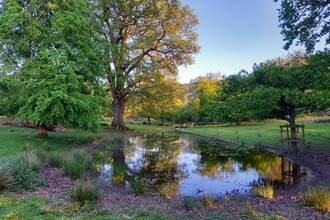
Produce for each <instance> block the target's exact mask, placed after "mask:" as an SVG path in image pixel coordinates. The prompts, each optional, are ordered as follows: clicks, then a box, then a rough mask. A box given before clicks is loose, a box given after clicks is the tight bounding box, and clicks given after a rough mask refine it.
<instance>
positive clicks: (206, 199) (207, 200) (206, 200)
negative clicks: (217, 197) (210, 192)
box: [202, 196, 215, 208]
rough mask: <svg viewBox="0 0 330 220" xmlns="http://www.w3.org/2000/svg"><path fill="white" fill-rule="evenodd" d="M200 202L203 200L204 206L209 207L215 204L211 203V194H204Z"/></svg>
mask: <svg viewBox="0 0 330 220" xmlns="http://www.w3.org/2000/svg"><path fill="white" fill-rule="evenodd" d="M202 202H203V204H204V206H206V207H210V208H213V207H215V205H214V203H213V197H211V196H204V197H203V200H202Z"/></svg>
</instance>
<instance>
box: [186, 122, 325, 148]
mask: <svg viewBox="0 0 330 220" xmlns="http://www.w3.org/2000/svg"><path fill="white" fill-rule="evenodd" d="M301 122H302V121H298V124H301ZM286 124H288V123H287V122H286V121H280V120H276V121H273V122H264V123H261V122H260V123H257V124H251V125H240V126H227V125H209V126H197V127H189V128H185V129H184V132H188V133H193V134H199V135H202V136H208V137H214V138H219V139H222V140H226V141H229V142H235V143H238V144H241V143H244V144H249V145H265V146H269V147H272V148H275V149H280V147H281V142H280V138H281V134H280V127H279V126H280V125H286ZM304 124H305V139H306V142H305V144H306V147H309V148H311V149H312V150H317V151H319V150H329V149H330V123H311V122H308V123H304ZM285 135H286V134H285ZM299 135H301V138H302V133H301V131H300V130H299Z"/></svg>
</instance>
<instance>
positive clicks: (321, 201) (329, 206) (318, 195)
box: [301, 187, 330, 212]
mask: <svg viewBox="0 0 330 220" xmlns="http://www.w3.org/2000/svg"><path fill="white" fill-rule="evenodd" d="M301 202H302V204H304V205H306V206H309V207H313V208H315V209H317V210H319V211H322V212H330V191H329V189H328V188H324V187H315V188H308V190H307V191H306V192H304V193H303V194H302V200H301Z"/></svg>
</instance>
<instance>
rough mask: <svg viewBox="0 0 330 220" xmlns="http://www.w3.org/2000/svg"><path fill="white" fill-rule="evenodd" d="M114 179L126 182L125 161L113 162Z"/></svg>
mask: <svg viewBox="0 0 330 220" xmlns="http://www.w3.org/2000/svg"><path fill="white" fill-rule="evenodd" d="M112 170H113V172H112V177H111V179H112V181H114V182H124V181H125V177H126V167H125V164H123V163H113V164H112Z"/></svg>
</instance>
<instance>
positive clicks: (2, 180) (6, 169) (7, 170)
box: [0, 160, 13, 190]
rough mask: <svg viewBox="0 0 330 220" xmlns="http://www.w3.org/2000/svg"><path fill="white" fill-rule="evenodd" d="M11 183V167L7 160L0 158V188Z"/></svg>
mask: <svg viewBox="0 0 330 220" xmlns="http://www.w3.org/2000/svg"><path fill="white" fill-rule="evenodd" d="M12 183H13V176H12V172H11V167H10V166H9V164H8V163H7V161H4V160H0V190H1V189H4V188H6V187H8V186H10V185H11V184H12Z"/></svg>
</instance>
